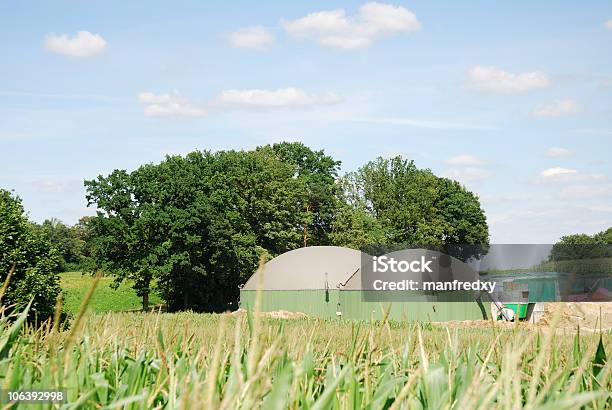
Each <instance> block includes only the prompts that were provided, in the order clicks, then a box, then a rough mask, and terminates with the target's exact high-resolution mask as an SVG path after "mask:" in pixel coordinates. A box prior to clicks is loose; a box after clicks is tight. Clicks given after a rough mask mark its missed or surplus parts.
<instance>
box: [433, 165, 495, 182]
mask: <svg viewBox="0 0 612 410" xmlns="http://www.w3.org/2000/svg"><path fill="white" fill-rule="evenodd" d="M444 175H445V176H446V177H448V178H451V179H455V180H457V181H459V182H477V181H483V180H485V179H488V178H490V177H491V176H492V175H493V173H492V172H491V171H490V170H488V169H486V168H482V167H459V168H450V169H448V170H446V172H445V173H444Z"/></svg>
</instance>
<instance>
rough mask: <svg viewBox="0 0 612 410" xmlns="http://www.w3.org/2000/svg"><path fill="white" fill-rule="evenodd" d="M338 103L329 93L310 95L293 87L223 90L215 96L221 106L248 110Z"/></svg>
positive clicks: (334, 95) (332, 94) (337, 99)
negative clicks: (246, 108)
mask: <svg viewBox="0 0 612 410" xmlns="http://www.w3.org/2000/svg"><path fill="white" fill-rule="evenodd" d="M340 101H341V98H340V97H339V96H338V95H337V94H334V93H331V92H327V93H322V94H310V93H307V92H306V91H304V90H302V89H299V88H294V87H289V88H279V89H277V90H260V89H250V90H224V91H222V92H221V93H220V94H219V95H218V96H217V102H219V103H220V104H222V105H227V106H237V107H248V108H305V107H313V106H317V105H328V104H335V103H338V102H340Z"/></svg>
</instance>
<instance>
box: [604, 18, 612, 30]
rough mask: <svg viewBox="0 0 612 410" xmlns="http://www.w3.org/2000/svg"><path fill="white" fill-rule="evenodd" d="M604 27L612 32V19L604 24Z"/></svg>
mask: <svg viewBox="0 0 612 410" xmlns="http://www.w3.org/2000/svg"><path fill="white" fill-rule="evenodd" d="M604 27H605V28H606V30H612V19H610V20H608V21H606V22H605V23H604Z"/></svg>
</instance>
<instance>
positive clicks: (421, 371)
mask: <svg viewBox="0 0 612 410" xmlns="http://www.w3.org/2000/svg"><path fill="white" fill-rule="evenodd" d="M26 314H27V310H26V311H23V312H22V313H20V314H19V315H11V314H8V313H5V311H3V314H2V317H1V320H0V332H1V340H0V381H1V383H2V389H3V396H4V397H3V403H2V405H3V406H4V408H11V406H13V407H15V406H22V407H25V406H27V408H28V409H29V408H63V409H80V408H91V409H99V408H102V409H149V408H156V409H194V408H207V409H209V408H222V409H237V408H242V409H252V408H263V409H281V408H307V409H353V408H369V409H383V408H389V409H401V408H406V409H419V408H431V409H450V408H453V409H471V408H481V409H489V408H504V409H516V408H534V409H535V408H538V409H545V408H546V409H563V408H566V409H570V408H572V409H573V408H580V407H584V408H594V409H603V408H610V407H611V406H612V396H611V393H610V390H611V387H612V386H611V366H610V363H609V362H608V363H607V362H606V353H605V352H606V351H610V334H609V333H608V334H588V335H578V334H575V335H559V334H555V332H552V331H548V332H535V331H533V330H526V329H524V328H522V327H521V326H520V325H518V326H515V327H512V328H509V329H508V328H504V329H500V328H497V327H493V326H492V327H490V328H475V329H465V328H464V329H457V328H455V329H449V328H446V327H440V326H432V325H429V324H422V323H413V324H409V323H399V322H388V321H381V322H372V323H356V322H348V321H335V320H315V319H299V320H278V319H264V318H261V317H260V316H259V315H256V314H250V313H249V314H247V315H242V316H232V315H229V314H222V315H214V314H196V313H189V312H185V313H177V314H166V313H109V314H92V315H87V314H85V313H84V311H83V312H81V314H79V316H78V317H77V318H76V319H75V320H74V321H73V322H72V324H71V326H70V327H69V328H67V329H58V328H57V327H54V326H53V325H52V322H51V321H49V322H47V323H45V324H44V325H43V326H40V327H33V326H31V325H29V324H28V322H27V320H26ZM19 390H63V391H64V392H65V398H64V401H63V402H56V403H38V404H27V405H26V404H15V403H12V404H11V403H8V402H7V400H6V392H7V391H19Z"/></svg>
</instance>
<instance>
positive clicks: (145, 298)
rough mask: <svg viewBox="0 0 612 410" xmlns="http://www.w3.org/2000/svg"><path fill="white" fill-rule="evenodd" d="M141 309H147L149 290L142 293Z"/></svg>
mask: <svg viewBox="0 0 612 410" xmlns="http://www.w3.org/2000/svg"><path fill="white" fill-rule="evenodd" d="M142 310H144V311H145V312H146V311H148V310H149V292H146V293H145V294H143V295H142Z"/></svg>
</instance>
